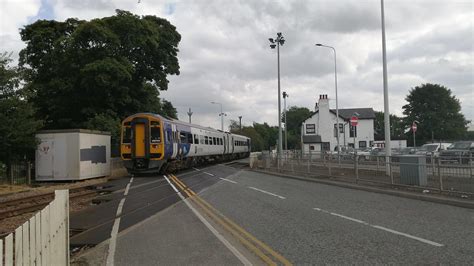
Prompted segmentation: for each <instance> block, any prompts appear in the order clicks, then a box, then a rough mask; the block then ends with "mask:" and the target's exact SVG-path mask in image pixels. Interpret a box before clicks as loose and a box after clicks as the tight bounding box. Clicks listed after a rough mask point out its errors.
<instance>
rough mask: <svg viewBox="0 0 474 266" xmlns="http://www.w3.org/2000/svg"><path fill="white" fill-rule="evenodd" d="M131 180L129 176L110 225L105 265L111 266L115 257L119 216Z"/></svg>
mask: <svg viewBox="0 0 474 266" xmlns="http://www.w3.org/2000/svg"><path fill="white" fill-rule="evenodd" d="M132 182H133V176H132V178H130V181H129V182H128V184H127V188H126V189H125V192H124V194H123V196H124V197H123V198H122V199H121V200H120V203H119V205H118V208H117V213H116V214H115V221H114V225H113V226H112V232H110V242H109V251H108V253H107V261H106V265H107V266H113V265H114V264H115V263H114V259H115V248H116V246H117V234H118V231H119V227H120V216H121V215H122V209H123V204H124V203H125V197H126V196H127V194H128V190H129V189H130V185H131V184H132Z"/></svg>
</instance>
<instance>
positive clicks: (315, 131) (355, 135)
mask: <svg viewBox="0 0 474 266" xmlns="http://www.w3.org/2000/svg"><path fill="white" fill-rule="evenodd" d="M315 109H316V110H315V112H314V113H312V115H311V116H310V117H309V118H308V119H306V120H305V121H304V122H303V124H302V125H301V142H302V145H301V147H302V150H303V152H304V153H308V152H310V151H329V150H332V151H334V150H336V146H337V137H336V134H337V132H336V110H335V109H329V100H328V96H327V95H319V102H318V103H317V104H316V108H315ZM353 115H355V116H358V118H359V123H358V125H357V126H356V127H355V128H354V127H352V126H351V125H350V122H349V120H350V118H351V116H353ZM374 120H375V113H374V110H373V109H372V108H351V109H339V145H341V147H343V146H346V147H355V148H356V149H363V148H366V147H371V146H372V145H373V142H374ZM354 143H355V144H354Z"/></svg>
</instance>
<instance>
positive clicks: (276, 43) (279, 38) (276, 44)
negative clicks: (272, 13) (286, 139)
mask: <svg viewBox="0 0 474 266" xmlns="http://www.w3.org/2000/svg"><path fill="white" fill-rule="evenodd" d="M268 40H269V41H270V48H272V49H275V47H276V48H277V61H278V149H277V156H278V158H280V157H281V150H282V136H281V98H280V95H281V94H280V93H281V92H280V46H281V45H283V44H284V43H285V38H284V37H283V35H282V34H281V32H278V33H277V37H276V39H273V38H269V39H268ZM279 165H280V163H278V167H279Z"/></svg>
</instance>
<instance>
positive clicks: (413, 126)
mask: <svg viewBox="0 0 474 266" xmlns="http://www.w3.org/2000/svg"><path fill="white" fill-rule="evenodd" d="M417 129H418V127H417V126H416V123H415V122H413V124H412V125H411V130H412V131H413V133H415V132H416V130H417Z"/></svg>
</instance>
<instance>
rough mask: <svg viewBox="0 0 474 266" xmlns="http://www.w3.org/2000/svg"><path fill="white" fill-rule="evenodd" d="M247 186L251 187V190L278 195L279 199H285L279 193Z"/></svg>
mask: <svg viewBox="0 0 474 266" xmlns="http://www.w3.org/2000/svg"><path fill="white" fill-rule="evenodd" d="M249 188H250V189H253V190H256V191H260V192H262V193H265V194H268V195H272V196H275V197H278V198H280V199H286V198H285V197H283V196H280V195H277V194H274V193H271V192H268V191H265V190H263V189H259V188H256V187H249Z"/></svg>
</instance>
